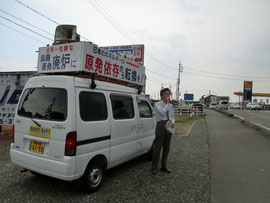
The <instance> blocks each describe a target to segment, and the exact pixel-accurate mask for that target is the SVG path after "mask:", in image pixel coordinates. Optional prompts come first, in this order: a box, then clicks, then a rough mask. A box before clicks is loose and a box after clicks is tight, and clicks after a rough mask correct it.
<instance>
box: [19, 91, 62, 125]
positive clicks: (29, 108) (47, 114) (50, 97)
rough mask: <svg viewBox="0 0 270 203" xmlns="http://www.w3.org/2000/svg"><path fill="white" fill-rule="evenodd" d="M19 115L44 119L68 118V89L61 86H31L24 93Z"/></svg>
mask: <svg viewBox="0 0 270 203" xmlns="http://www.w3.org/2000/svg"><path fill="white" fill-rule="evenodd" d="M18 115H20V116H24V117H29V118H38V119H44V120H57V121H64V120H66V118H67V91H66V90H65V89H59V88H30V89H26V90H25V91H24V93H23V95H22V98H21V101H20V104H19V108H18Z"/></svg>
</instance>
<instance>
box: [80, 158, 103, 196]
mask: <svg viewBox="0 0 270 203" xmlns="http://www.w3.org/2000/svg"><path fill="white" fill-rule="evenodd" d="M104 175H105V166H104V164H103V163H102V162H100V161H93V162H92V163H90V164H89V165H88V167H87V169H86V171H85V174H84V177H83V182H84V184H83V185H84V187H85V190H86V191H87V192H95V191H97V190H98V189H99V188H100V187H101V185H102V183H103V180H104Z"/></svg>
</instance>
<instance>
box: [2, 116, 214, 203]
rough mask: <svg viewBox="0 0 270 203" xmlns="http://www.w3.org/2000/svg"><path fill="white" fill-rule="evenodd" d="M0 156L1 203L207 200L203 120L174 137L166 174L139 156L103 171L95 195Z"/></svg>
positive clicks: (205, 132) (206, 159)
mask: <svg viewBox="0 0 270 203" xmlns="http://www.w3.org/2000/svg"><path fill="white" fill-rule="evenodd" d="M2 152H5V153H4V154H3V153H2V154H0V158H1V159H0V160H1V165H0V178H1V181H0V202H22V201H23V202H67V201H68V202H106V203H107V202H108V203H110V202H132V203H133V202H134V203H136V202H140V203H141V202H156V203H157V202H162V203H163V202H170V203H173V202H177V203H179V202H209V148H208V132H207V127H206V122H205V120H204V119H201V120H198V121H196V123H195V124H194V126H193V128H192V130H191V132H190V134H189V136H186V137H182V136H173V139H172V143H171V151H170V154H169V159H168V167H169V168H171V169H172V170H173V172H172V173H171V174H167V173H163V172H161V171H159V173H158V174H157V175H156V176H154V175H152V174H151V173H150V169H151V162H149V161H148V160H147V159H146V157H144V156H142V157H139V158H137V159H134V160H132V161H130V162H127V163H125V164H122V165H120V166H118V167H115V168H113V169H110V170H108V171H107V172H106V178H105V181H104V183H103V186H102V187H101V189H100V190H99V191H98V192H96V193H94V194H87V193H84V192H81V191H80V190H79V188H76V187H75V186H74V185H73V184H71V183H69V182H65V181H61V180H57V179H53V178H49V177H44V176H43V177H37V176H35V175H32V174H31V173H29V172H26V173H20V170H21V168H20V167H17V166H14V165H13V164H12V163H11V162H10V161H9V159H10V158H9V153H8V151H7V150H4V151H2ZM4 159H5V161H3V160H4ZM2 161H3V162H2ZM3 163H4V164H3Z"/></svg>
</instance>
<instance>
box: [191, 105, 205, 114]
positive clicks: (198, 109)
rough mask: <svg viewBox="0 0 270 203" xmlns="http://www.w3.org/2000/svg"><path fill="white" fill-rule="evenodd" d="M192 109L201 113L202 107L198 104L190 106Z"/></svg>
mask: <svg viewBox="0 0 270 203" xmlns="http://www.w3.org/2000/svg"><path fill="white" fill-rule="evenodd" d="M192 108H193V109H195V111H201V112H203V105H202V104H200V103H196V104H192Z"/></svg>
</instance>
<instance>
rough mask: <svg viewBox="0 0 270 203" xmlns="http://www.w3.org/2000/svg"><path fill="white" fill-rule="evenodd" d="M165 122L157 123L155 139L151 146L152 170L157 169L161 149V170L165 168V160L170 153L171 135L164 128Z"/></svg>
mask: <svg viewBox="0 0 270 203" xmlns="http://www.w3.org/2000/svg"><path fill="white" fill-rule="evenodd" d="M165 125H166V121H159V122H157V126H156V138H155V140H154V144H153V158H152V169H157V167H158V162H159V157H160V152H161V148H162V159H161V168H166V167H167V158H168V154H169V151H170V144H171V138H172V135H171V134H169V133H168V132H167V130H166V128H165Z"/></svg>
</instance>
